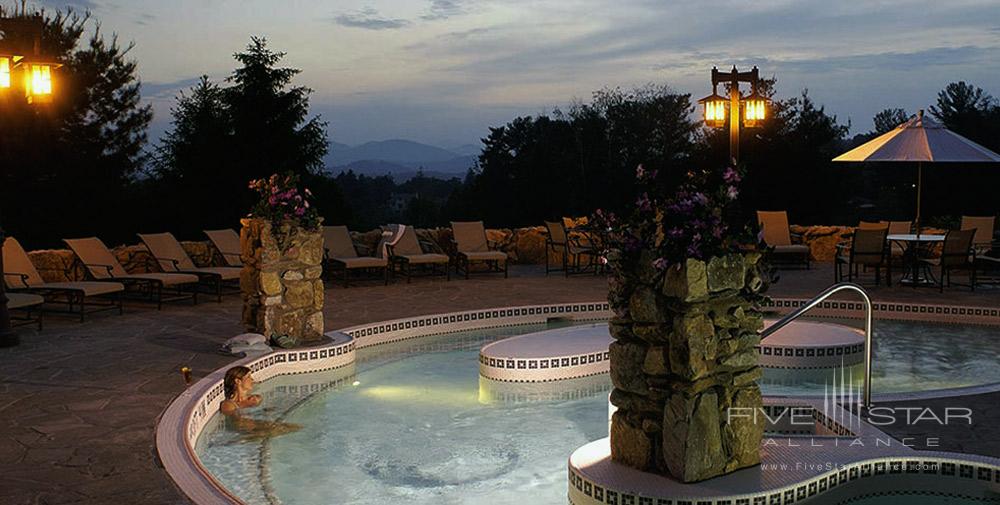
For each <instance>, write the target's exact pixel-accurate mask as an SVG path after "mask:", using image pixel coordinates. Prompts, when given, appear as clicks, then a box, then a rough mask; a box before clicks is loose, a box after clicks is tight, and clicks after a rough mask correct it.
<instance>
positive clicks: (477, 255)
mask: <svg viewBox="0 0 1000 505" xmlns="http://www.w3.org/2000/svg"><path fill="white" fill-rule="evenodd" d="M459 254H461V255H462V256H465V257H466V258H469V260H470V261H507V253H505V252H502V251H481V252H460V253H459Z"/></svg>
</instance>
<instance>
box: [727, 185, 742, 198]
mask: <svg viewBox="0 0 1000 505" xmlns="http://www.w3.org/2000/svg"><path fill="white" fill-rule="evenodd" d="M739 194H740V191H739V190H738V189H736V186H729V187H727V188H726V196H727V197H729V199H730V200H735V199H736V197H737V196H738V195H739Z"/></svg>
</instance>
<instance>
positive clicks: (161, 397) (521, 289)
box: [0, 265, 1000, 505]
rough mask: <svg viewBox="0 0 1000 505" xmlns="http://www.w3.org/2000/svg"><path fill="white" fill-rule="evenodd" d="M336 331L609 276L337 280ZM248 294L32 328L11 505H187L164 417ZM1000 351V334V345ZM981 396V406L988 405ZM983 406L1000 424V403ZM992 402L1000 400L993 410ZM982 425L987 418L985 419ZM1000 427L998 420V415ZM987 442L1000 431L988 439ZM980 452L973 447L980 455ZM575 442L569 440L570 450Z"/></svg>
mask: <svg viewBox="0 0 1000 505" xmlns="http://www.w3.org/2000/svg"><path fill="white" fill-rule="evenodd" d="M781 277H782V279H781V281H780V282H779V283H778V284H776V285H775V286H774V287H773V288H772V290H771V292H770V293H769V294H771V295H773V296H782V297H810V296H812V295H814V294H815V293H817V292H818V291H820V290H822V289H823V288H825V287H826V286H828V285H829V284H830V283H831V281H832V279H833V274H832V268H831V267H829V266H828V265H818V266H816V267H814V269H813V270H808V271H782V272H781ZM326 293H327V297H328V298H327V307H326V308H325V310H324V314H325V316H326V327H327V329H331V330H332V329H337V328H342V327H346V326H350V325H353V324H359V323H364V322H369V321H377V320H385V319H391V318H397V317H404V316H411V315H419V314H427V313H434V312H446V311H457V310H465V309H474V308H485V307H495V306H506V305H518V304H531V303H557V302H573V301H593V300H601V299H603V298H604V297H605V294H606V284H605V282H604V280H603V279H601V278H598V277H594V276H590V275H582V276H574V277H571V278H569V279H567V278H564V277H563V276H561V275H551V276H549V277H545V276H544V273H543V272H542V271H541V269H540V268H538V267H531V266H520V267H513V268H512V269H511V278H510V279H506V280H505V279H503V278H502V277H498V276H479V277H474V278H473V279H472V280H468V281H466V280H452V281H451V282H445V281H444V280H443V279H440V280H430V279H419V280H415V281H414V283H413V284H410V285H407V284H403V283H399V284H394V285H391V286H382V285H380V284H370V285H362V286H358V287H352V288H350V289H344V288H340V287H334V288H330V289H328V290H327V291H326ZM872 296H873V298H874V299H875V300H876V301H911V302H941V303H954V304H968V305H978V306H998V305H1000V289H995V288H994V289H984V290H982V291H977V292H976V293H971V292H969V291H968V290H967V289H961V288H951V289H948V290H946V291H945V293H944V294H943V295H941V294H939V293H938V292H937V291H936V290H932V289H912V288H902V287H893V288H884V287H882V288H874V289H873V291H872ZM239 313H240V305H239V301H238V299H237V298H236V297H227V298H226V299H225V301H224V302H223V303H221V304H217V303H214V302H205V303H201V304H199V305H198V306H195V307H192V306H189V305H168V306H165V307H164V309H163V310H162V311H159V312H158V311H156V310H155V308H152V307H149V306H143V305H130V306H128V307H127V309H126V313H125V315H124V316H118V315H116V314H112V313H103V314H95V315H94V316H93V317H92V318H90V319H89V320H88V321H87V322H86V323H82V324H81V323H78V322H76V321H75V319H73V318H71V317H61V316H58V315H52V316H50V317H46V329H45V330H44V331H42V332H37V331H34V330H32V329H30V328H19V329H18V331H19V333H20V334H21V336H22V344H21V345H20V346H18V347H14V348H8V349H0V427H2V428H3V431H2V435H0V503H3V504H5V505H7V504H9V505H20V504H56V503H78V504H95V505H96V504H106V503H130V504H147V503H148V504H154V503H155V504H173V503H187V500H186V499H185V498H184V497H183V496H182V495H181V494H180V493H179V492H178V491H177V490H176V489H175V488H174V487H173V484H172V483H171V482H170V480H169V479H168V478H167V477H166V475H165V474H164V473H163V472H162V470H161V469H160V468H159V467H158V464H157V462H156V456H155V449H154V446H153V444H154V440H153V430H154V427H155V424H156V418H157V416H158V415H159V414H160V413H161V412H162V410H163V409H164V408H165V407H166V405H167V404H168V403H169V402H170V401H171V400H172V399H173V398H174V397H175V396H176V395H177V394H179V393H180V392H181V391H183V389H184V384H183V381H182V380H181V376H180V373H179V371H178V369H179V368H180V367H181V366H189V367H191V368H192V369H193V371H194V376H195V378H199V377H202V376H204V375H206V374H207V373H209V372H211V371H212V370H215V369H217V368H219V367H222V366H225V365H226V363H229V362H231V361H233V358H230V357H226V356H222V355H219V354H217V353H216V349H217V348H218V345H219V344H220V343H221V342H222V341H223V340H225V339H226V338H229V337H231V336H233V335H235V334H237V333H240V332H241V331H242V328H241V327H240V324H239ZM998 348H1000V342H998ZM977 401H978V400H977ZM983 401H984V402H989V403H988V404H984V410H983V412H989V413H990V414H989V415H990V416H993V417H991V418H992V419H993V420H1000V419H998V418H1000V412H997V409H996V407H995V405H997V402H996V399H995V398H993V399H990V398H985V399H983ZM986 405H989V406H991V407H992V408H987V407H986ZM977 421H978V419H977ZM992 424H996V423H992ZM981 438H983V439H984V440H983V441H977V442H976V446H975V447H974V448H975V449H979V450H980V452H979V453H980V454H982V452H981V450H984V449H983V443H986V442H988V441H989V440H988V439H990V438H992V440H993V442H992V443H993V444H994V446H993V449H991V450H993V452H992V454H991V455H997V454H1000V447H997V446H1000V432H998V433H995V434H994V435H992V436H990V435H984V436H982V437H981ZM971 448H972V447H970V448H969V449H971ZM572 449H573V448H567V451H571V450H572Z"/></svg>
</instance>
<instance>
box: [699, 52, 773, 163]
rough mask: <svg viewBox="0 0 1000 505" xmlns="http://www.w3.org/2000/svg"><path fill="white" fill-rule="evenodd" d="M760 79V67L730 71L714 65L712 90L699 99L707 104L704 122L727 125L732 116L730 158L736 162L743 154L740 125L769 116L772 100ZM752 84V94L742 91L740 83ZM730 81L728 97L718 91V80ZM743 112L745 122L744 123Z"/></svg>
mask: <svg viewBox="0 0 1000 505" xmlns="http://www.w3.org/2000/svg"><path fill="white" fill-rule="evenodd" d="M759 81H760V75H759V71H758V70H757V67H753V69H752V70H750V71H749V72H740V71H738V70H736V66H735V65H734V66H733V69H732V70H731V71H729V72H720V71H719V69H718V68H715V67H712V94H711V95H708V96H706V97H705V98H702V99H701V100H698V103H699V104H701V105H703V106H704V111H705V124H706V125H708V126H712V127H715V128H722V127H724V126H726V117H727V115H728V118H729V158H730V161H731V162H732V163H733V164H734V165H735V164H736V163H737V162H738V161H739V158H740V128H753V127H756V126H759V125H760V124H761V122H762V121H764V119H765V118H766V117H767V104H768V102H769V100H768V99H767V98H766V97H764V96H762V95H761V94H760V93H759V92H758V89H757V86H758V83H759ZM741 82H746V83H749V84H750V94H749V95H747V96H742V95H740V83H741ZM723 83H724V84H728V85H729V98H725V97H723V96H720V95H719V84H723ZM741 116H742V125H741V121H740V119H741Z"/></svg>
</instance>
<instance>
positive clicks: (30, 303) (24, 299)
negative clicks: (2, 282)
mask: <svg viewBox="0 0 1000 505" xmlns="http://www.w3.org/2000/svg"><path fill="white" fill-rule="evenodd" d="M42 303H45V298H42V297H41V296H38V295H30V294H27V293H7V308H8V309H24V308H27V307H34V306H36V305H41V304H42Z"/></svg>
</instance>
